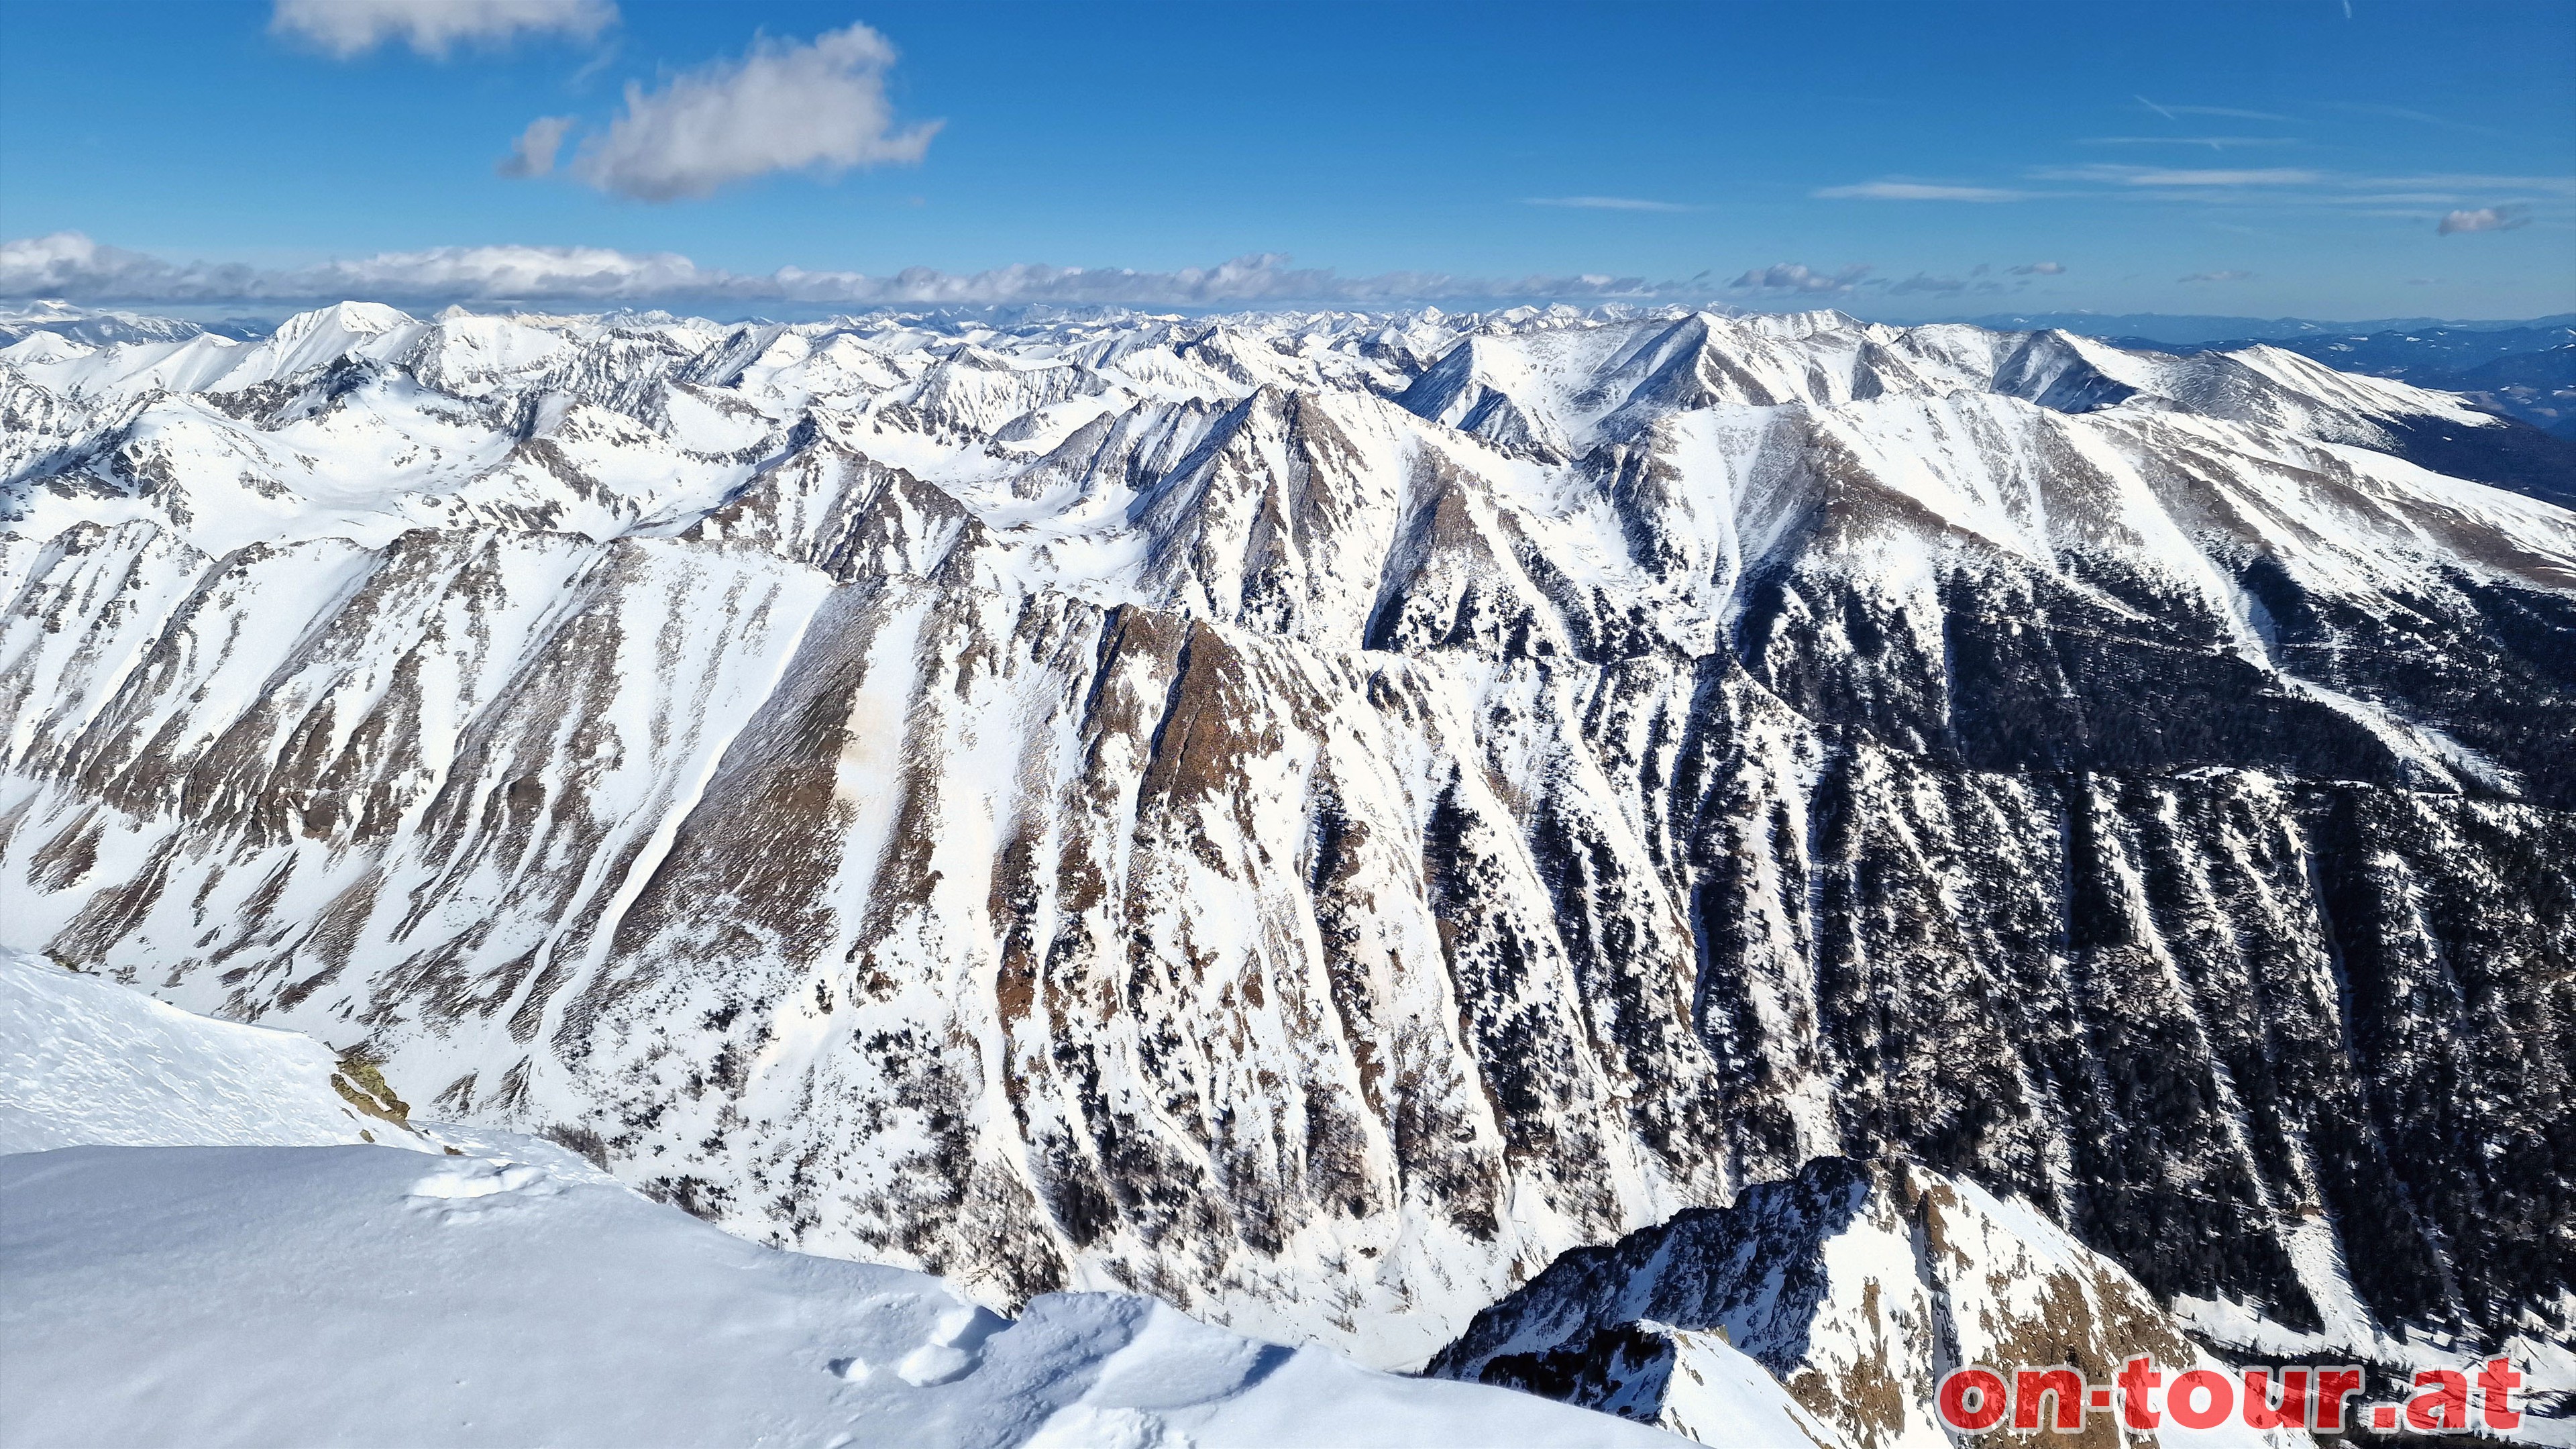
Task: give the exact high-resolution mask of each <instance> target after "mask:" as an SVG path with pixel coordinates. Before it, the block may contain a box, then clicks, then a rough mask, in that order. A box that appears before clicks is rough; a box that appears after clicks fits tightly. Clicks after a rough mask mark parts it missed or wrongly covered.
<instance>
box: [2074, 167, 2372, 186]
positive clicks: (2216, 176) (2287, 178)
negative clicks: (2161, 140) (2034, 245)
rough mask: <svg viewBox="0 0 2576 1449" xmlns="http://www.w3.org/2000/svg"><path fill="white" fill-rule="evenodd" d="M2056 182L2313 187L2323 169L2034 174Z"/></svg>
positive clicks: (2116, 170) (2120, 169)
mask: <svg viewBox="0 0 2576 1449" xmlns="http://www.w3.org/2000/svg"><path fill="white" fill-rule="evenodd" d="M2032 174H2033V175H2036V176H2041V177H2045V178H2047V179H2049V180H2053V181H2103V182H2109V183H2111V184H2112V185H2115V186H2191V187H2197V186H2312V185H2314V184H2316V183H2317V182H2320V181H2323V180H2325V179H2326V178H2325V173H2323V172H2321V171H2307V170H2302V169H2299V168H2296V167H2289V166H2270V167H2257V168H2251V169H2241V170H2193V169H2187V168H2182V167H2174V166H2063V167H2045V168H2042V169H2041V170H2038V171H2036V172H2033V173H2032Z"/></svg>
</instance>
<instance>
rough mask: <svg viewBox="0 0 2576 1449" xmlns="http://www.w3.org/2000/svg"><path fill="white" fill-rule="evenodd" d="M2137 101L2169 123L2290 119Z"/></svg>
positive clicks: (2228, 109) (2220, 108) (2229, 108)
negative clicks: (2179, 118)
mask: <svg viewBox="0 0 2576 1449" xmlns="http://www.w3.org/2000/svg"><path fill="white" fill-rule="evenodd" d="M2135 99H2136V101H2137V103H2138V104H2139V105H2142V106H2144V107H2146V108H2147V109H2148V110H2151V111H2153V112H2155V113H2156V114H2157V115H2159V116H2162V117H2164V118H2165V119H2166V120H2168V121H2170V120H2172V119H2173V118H2174V117H2176V116H2225V117H2227V118H2228V119H2229V120H2232V121H2287V120H2289V119H2290V118H2289V117H2287V116H2276V115H2274V114H2272V113H2271V112H2270V111H2240V110H2238V109H2236V108H2235V107H2233V106H2160V105H2157V104H2156V103H2155V102H2153V101H2151V100H2148V99H2147V98H2146V97H2145V96H2138V97H2135Z"/></svg>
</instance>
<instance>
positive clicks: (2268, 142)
mask: <svg viewBox="0 0 2576 1449" xmlns="http://www.w3.org/2000/svg"><path fill="white" fill-rule="evenodd" d="M2076 144H2077V145H2080V146H2207V147H2208V148H2209V149H2211V150H2212V151H2232V150H2234V149H2236V148H2237V147H2240V146H2301V145H2305V144H2306V142H2304V141H2302V140H2300V139H2299V138H2298V137H2296V136H2087V137H2085V138H2084V139H2083V140H2082V141H2079V142H2077V143H2076Z"/></svg>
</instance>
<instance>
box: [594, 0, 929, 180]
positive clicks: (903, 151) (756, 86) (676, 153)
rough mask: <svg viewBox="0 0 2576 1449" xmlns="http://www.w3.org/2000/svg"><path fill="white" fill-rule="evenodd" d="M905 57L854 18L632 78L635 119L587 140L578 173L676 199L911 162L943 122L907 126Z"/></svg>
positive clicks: (630, 115) (629, 95) (630, 102)
mask: <svg viewBox="0 0 2576 1449" xmlns="http://www.w3.org/2000/svg"><path fill="white" fill-rule="evenodd" d="M894 59H895V52H894V47H893V46H892V45H889V44H887V43H886V38H885V37H884V36H882V35H879V34H878V33H877V32H875V31H874V30H871V29H869V28H868V27H867V26H864V25H852V26H850V27H849V28H848V29H846V30H835V31H831V32H829V33H827V34H824V35H819V36H816V37H815V38H814V41H813V43H812V44H800V43H798V42H796V41H792V40H773V39H770V38H769V37H767V36H763V37H760V38H759V39H756V40H754V41H753V42H752V44H751V50H750V51H749V53H747V54H745V55H744V56H743V57H742V58H741V59H739V60H719V61H714V62H711V63H709V64H707V65H703V66H700V67H698V68H697V69H695V70H691V71H684V72H682V73H681V74H679V75H677V76H674V77H672V78H671V79H670V81H669V82H668V83H667V84H665V85H663V86H662V87H661V88H660V89H658V90H652V91H647V90H646V89H644V87H643V86H642V85H640V84H636V83H632V82H630V83H629V84H628V85H627V87H626V111H625V114H623V115H621V116H619V117H618V118H617V119H616V120H614V121H612V122H611V123H609V127H608V131H607V133H606V134H605V135H597V136H593V137H591V138H590V139H588V140H587V141H585V142H583V143H582V147H581V153H580V154H579V155H578V156H576V157H575V158H574V159H573V163H572V168H571V169H572V173H573V174H574V175H575V176H578V177H579V178H581V179H582V180H583V181H586V182H588V183H589V184H591V185H593V186H596V187H598V188H599V189H601V190H602V191H613V192H616V193H617V194H618V195H620V196H632V197H636V198H639V199H641V200H645V201H673V200H677V199H679V198H681V197H694V196H705V195H708V194H710V193H712V192H714V191H715V190H716V189H717V188H719V187H721V186H724V185H726V184H727V183H730V182H735V181H742V180H745V179H748V178H750V177H754V176H762V175H766V174H768V173H770V172H773V171H795V170H810V171H813V172H815V173H817V174H820V175H826V176H829V175H837V174H839V173H841V172H843V171H847V170H850V169H851V168H853V167H870V166H886V165H910V164H912V163H915V162H918V161H920V160H921V158H922V155H923V153H925V152H926V151H928V150H929V148H930V138H931V137H933V136H935V135H937V134H939V127H940V123H939V122H937V121H929V122H925V123H922V124H919V125H914V126H909V127H906V128H904V129H901V130H898V129H896V127H895V120H894V107H893V104H892V103H891V102H890V101H888V100H887V98H886V88H885V78H886V70H887V68H888V67H890V66H892V65H893V64H894Z"/></svg>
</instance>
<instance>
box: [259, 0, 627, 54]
mask: <svg viewBox="0 0 2576 1449" xmlns="http://www.w3.org/2000/svg"><path fill="white" fill-rule="evenodd" d="M616 20H617V7H616V6H615V5H613V4H611V3H609V0H277V6H276V8H275V9H274V10H272V11H271V12H270V13H269V20H268V28H269V29H270V30H271V31H273V32H275V33H277V34H279V35H288V36H293V37H295V38H297V39H299V40H307V41H311V42H312V43H313V44H315V45H318V46H320V47H321V48H322V49H324V50H326V51H329V52H330V53H331V54H333V55H336V56H338V57H339V58H341V59H342V60H347V59H349V58H351V57H353V56H358V55H363V54H365V53H366V52H368V51H370V50H373V49H375V48H376V47H377V46H379V45H383V44H386V43H387V42H389V41H400V42H402V43H403V44H406V45H409V46H410V47H411V48H412V49H414V50H416V51H418V52H420V53H421V54H422V55H426V56H430V57H433V58H440V57H444V56H445V55H446V54H447V53H448V52H449V51H450V50H452V49H454V48H455V47H456V46H457V45H458V44H459V43H488V44H495V45H500V44H507V43H509V42H510V41H513V40H516V39H517V38H519V36H520V35H521V34H523V33H525V34H546V33H549V32H552V33H556V34H562V35H571V36H577V37H580V38H581V39H584V40H587V39H589V38H590V37H592V36H594V35H597V34H599V32H601V31H602V30H605V29H607V28H608V27H609V26H610V25H612V24H614V23H616Z"/></svg>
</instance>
